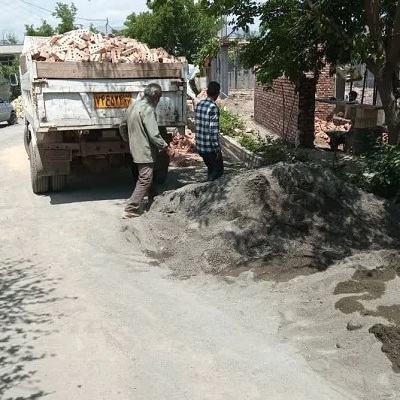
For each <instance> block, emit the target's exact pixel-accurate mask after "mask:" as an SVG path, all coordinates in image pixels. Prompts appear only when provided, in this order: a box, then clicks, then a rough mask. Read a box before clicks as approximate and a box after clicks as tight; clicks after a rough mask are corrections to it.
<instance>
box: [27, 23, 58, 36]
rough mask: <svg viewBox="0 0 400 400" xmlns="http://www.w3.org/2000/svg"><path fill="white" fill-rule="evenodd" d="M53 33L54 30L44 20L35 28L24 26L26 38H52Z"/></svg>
mask: <svg viewBox="0 0 400 400" xmlns="http://www.w3.org/2000/svg"><path fill="white" fill-rule="evenodd" d="M55 33H56V32H55V29H54V28H53V27H52V26H51V25H50V24H48V23H47V21H46V20H42V25H40V26H39V27H37V28H35V27H34V26H33V25H25V35H26V36H53V35H54V34H55Z"/></svg>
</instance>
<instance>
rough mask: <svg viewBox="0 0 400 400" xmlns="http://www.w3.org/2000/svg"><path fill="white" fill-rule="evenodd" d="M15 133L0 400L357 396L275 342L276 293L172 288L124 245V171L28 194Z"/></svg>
mask: <svg viewBox="0 0 400 400" xmlns="http://www.w3.org/2000/svg"><path fill="white" fill-rule="evenodd" d="M22 129H23V126H22V124H19V125H16V126H13V127H6V126H4V127H3V126H1V127H0V170H1V172H2V173H1V177H0V226H1V230H0V248H1V258H0V274H1V275H0V321H1V325H0V360H1V365H0V367H1V373H0V379H1V380H0V398H1V399H39V398H42V397H45V398H46V399H49V400H50V399H60V400H70V399H85V400H99V399H107V400H108V399H110V400H113V399H126V400H128V399H129V400H131V399H307V400H310V399H318V400H322V399H335V400H336V399H352V398H361V397H359V396H358V395H357V394H360V393H362V387H365V382H364V383H362V382H360V385H359V387H353V388H352V389H349V390H347V389H346V388H344V387H343V386H342V385H339V384H338V379H337V377H338V373H332V374H329V373H326V374H324V375H323V374H321V373H317V372H316V371H315V369H313V368H312V367H311V364H310V363H309V362H308V360H307V359H306V358H305V357H304V356H303V354H302V352H300V351H299V349H298V348H297V347H295V345H294V343H291V342H290V341H284V340H280V339H279V338H278V336H277V332H278V331H279V330H280V329H281V328H282V326H283V325H284V322H285V318H288V315H287V313H286V315H285V317H284V316H283V314H282V312H281V310H279V307H278V304H275V303H274V302H273V301H272V300H271V291H274V289H273V286H271V285H270V284H268V283H265V282H261V283H255V282H253V280H252V279H251V277H250V275H249V274H246V273H245V274H242V275H241V276H239V278H238V279H236V280H234V281H232V282H231V283H230V284H228V283H226V282H225V281H224V280H221V279H219V278H217V277H213V276H203V275H199V276H196V277H193V278H191V279H188V280H177V279H174V278H173V277H172V276H171V275H170V274H169V271H168V270H167V269H164V268H160V267H156V266H155V265H154V262H153V260H151V259H149V258H147V257H146V256H145V255H144V254H142V253H141V252H140V251H139V249H138V248H137V246H136V245H135V244H134V243H129V242H128V241H127V240H126V236H124V235H123V231H124V229H125V227H126V222H123V221H122V220H121V219H120V216H121V211H122V203H123V200H124V199H125V198H127V197H128V196H129V195H130V191H131V186H130V181H129V175H128V174H127V173H126V174H125V173H120V174H114V175H110V176H103V177H97V178H93V176H92V177H90V176H89V177H82V178H81V179H75V180H74V181H73V182H71V183H70V185H69V186H68V189H67V190H66V191H65V192H64V193H59V194H51V195H48V196H36V195H34V194H33V193H32V191H31V188H30V182H29V164H28V160H27V156H26V154H25V152H24V148H23V145H22ZM128 223H129V222H128ZM275 292H279V289H275ZM286 321H287V320H286ZM371 340H372V339H371ZM376 351H377V354H379V348H378V347H377V348H376ZM382 360H383V361H385V357H384V356H383V355H382ZM314 364H315V363H314ZM325 367H326V365H325ZM314 368H315V365H314ZM388 368H389V367H388ZM330 376H331V378H330ZM386 383H387V382H386ZM383 384H385V382H383ZM360 388H361V389H360ZM360 390H361V392H360ZM364 394H365V393H364ZM362 398H368V396H364V395H363V396H362ZM386 398H390V397H386Z"/></svg>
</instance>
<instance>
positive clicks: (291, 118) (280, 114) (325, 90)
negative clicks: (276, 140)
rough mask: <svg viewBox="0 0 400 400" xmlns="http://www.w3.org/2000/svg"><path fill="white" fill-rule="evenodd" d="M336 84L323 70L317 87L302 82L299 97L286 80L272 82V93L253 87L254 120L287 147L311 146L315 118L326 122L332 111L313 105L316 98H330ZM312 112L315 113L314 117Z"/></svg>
mask: <svg viewBox="0 0 400 400" xmlns="http://www.w3.org/2000/svg"><path fill="white" fill-rule="evenodd" d="M334 91H335V81H334V78H333V77H330V76H329V67H327V68H325V69H324V70H323V71H322V73H321V76H320V79H319V81H318V83H317V84H316V83H315V80H314V79H313V78H307V79H304V80H303V81H302V82H301V85H300V89H299V93H296V91H295V87H294V85H293V84H291V83H290V82H289V80H288V79H286V78H279V79H276V80H275V81H274V82H273V85H272V88H271V89H266V88H265V87H264V86H263V85H260V84H258V83H256V85H255V89H254V119H255V120H256V121H257V122H258V123H260V124H262V125H264V126H265V127H267V128H268V129H270V130H271V131H272V132H274V133H276V134H277V135H279V136H280V137H281V138H283V139H284V140H285V141H288V142H289V143H296V141H297V138H298V139H299V140H300V145H302V146H313V142H314V115H315V116H318V117H320V118H326V117H327V116H328V115H329V113H331V112H332V111H333V107H332V106H331V105H329V104H324V103H316V102H315V96H317V97H332V96H334ZM314 112H315V113H314Z"/></svg>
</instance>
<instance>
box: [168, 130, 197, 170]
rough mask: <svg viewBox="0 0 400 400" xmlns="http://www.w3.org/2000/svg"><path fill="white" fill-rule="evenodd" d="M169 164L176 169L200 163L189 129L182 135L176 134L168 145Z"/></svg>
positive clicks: (192, 135)
mask: <svg viewBox="0 0 400 400" xmlns="http://www.w3.org/2000/svg"><path fill="white" fill-rule="evenodd" d="M169 146H170V148H171V162H172V164H173V165H174V166H177V167H189V166H193V165H198V164H199V163H201V162H202V159H201V157H200V156H199V155H198V154H197V152H196V145H195V137H194V134H193V133H192V131H191V130H190V129H186V131H185V134H184V135H180V134H176V135H174V136H173V139H172V142H171V143H170V145H169Z"/></svg>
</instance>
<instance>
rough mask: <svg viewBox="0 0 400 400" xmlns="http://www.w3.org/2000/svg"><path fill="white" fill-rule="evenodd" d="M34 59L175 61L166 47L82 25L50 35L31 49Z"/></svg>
mask: <svg viewBox="0 0 400 400" xmlns="http://www.w3.org/2000/svg"><path fill="white" fill-rule="evenodd" d="M30 55H31V57H32V60H34V61H49V62H60V61H95V62H112V63H135V64H136V63H149V62H150V63H174V62H179V60H178V59H177V58H175V57H173V56H171V55H170V54H168V53H167V52H166V51H165V50H164V49H162V48H158V49H151V48H149V47H148V46H147V45H146V44H144V43H141V42H138V41H137V40H135V39H129V38H122V37H117V36H114V35H104V34H102V33H93V32H91V31H89V30H86V29H79V30H75V31H71V32H67V33H64V34H63V35H56V36H53V37H50V38H49V39H48V40H46V41H45V42H43V43H42V44H40V45H37V46H35V47H34V48H32V49H31V50H30Z"/></svg>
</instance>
